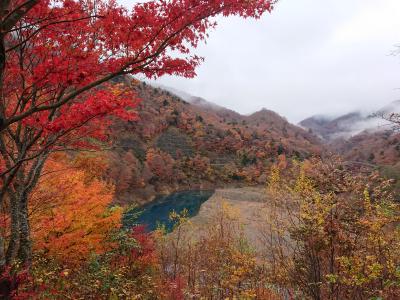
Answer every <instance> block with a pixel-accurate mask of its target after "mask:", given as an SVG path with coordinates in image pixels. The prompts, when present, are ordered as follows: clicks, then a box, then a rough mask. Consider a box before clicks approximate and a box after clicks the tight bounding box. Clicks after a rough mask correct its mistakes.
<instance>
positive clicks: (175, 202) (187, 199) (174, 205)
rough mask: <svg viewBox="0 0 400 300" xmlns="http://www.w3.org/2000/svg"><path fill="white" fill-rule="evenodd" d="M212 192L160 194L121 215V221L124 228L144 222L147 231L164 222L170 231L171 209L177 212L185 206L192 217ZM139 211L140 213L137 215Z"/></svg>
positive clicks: (171, 224)
mask: <svg viewBox="0 0 400 300" xmlns="http://www.w3.org/2000/svg"><path fill="white" fill-rule="evenodd" d="M213 194H214V191H198V190H196V191H185V192H178V193H174V194H171V195H168V196H160V197H157V198H156V199H155V200H154V201H152V202H150V203H148V204H146V205H144V206H142V207H140V208H138V209H135V210H132V211H130V212H128V213H126V214H125V215H124V216H123V219H122V223H123V225H124V227H125V228H129V227H132V226H134V225H137V224H144V225H146V227H147V229H148V230H149V231H153V230H155V229H156V228H157V226H158V224H164V225H165V226H166V229H167V230H168V231H171V230H172V227H173V225H174V224H173V223H172V222H171V221H170V220H169V214H170V213H171V212H172V211H176V212H178V213H179V212H181V211H182V210H183V209H185V208H186V209H187V210H188V214H189V217H194V216H195V215H197V214H198V212H199V210H200V206H201V205H202V204H203V203H204V202H205V201H207V200H208V199H209V198H210V197H211V196H212V195H213ZM139 212H141V213H140V214H139V215H138V216H137V214H138V213H139Z"/></svg>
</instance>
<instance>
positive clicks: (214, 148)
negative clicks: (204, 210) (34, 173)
mask: <svg viewBox="0 0 400 300" xmlns="http://www.w3.org/2000/svg"><path fill="white" fill-rule="evenodd" d="M129 84H130V85H131V86H132V88H133V89H135V90H136V92H137V94H138V96H139V97H140V98H141V99H143V101H142V103H141V104H140V106H139V108H138V109H137V111H138V114H139V120H138V121H136V122H130V123H127V122H121V121H116V122H115V124H114V125H113V128H112V131H113V138H114V143H115V149H114V150H113V151H112V152H111V154H110V160H111V168H110V177H111V178H113V180H114V181H115V182H116V189H117V190H116V195H117V200H118V201H122V202H130V201H132V200H133V199H135V200H137V201H147V200H148V199H151V198H152V197H153V196H154V195H155V194H159V193H163V192H165V193H167V192H169V191H171V189H174V190H179V189H186V188H191V189H193V188H196V187H198V188H200V187H201V188H207V187H209V188H213V187H215V186H220V185H225V184H233V185H235V184H246V185H248V184H250V185H251V184H264V183H265V180H266V178H265V171H266V170H267V169H268V168H269V167H270V166H271V164H272V163H273V162H275V161H277V160H279V161H281V163H283V164H284V163H285V159H286V157H297V158H299V159H303V158H306V157H309V156H311V155H319V154H320V152H321V144H320V142H319V140H318V139H317V138H315V136H313V135H312V134H310V133H308V132H307V131H305V130H303V129H302V128H300V127H297V126H295V125H292V124H290V123H288V122H287V121H286V120H285V119H284V118H282V117H280V116H279V115H278V114H276V113H274V112H272V111H268V110H266V109H263V110H261V111H259V112H257V113H254V114H252V115H250V116H243V115H240V114H238V113H236V112H234V111H231V110H229V109H226V108H223V107H220V106H217V105H214V104H212V103H210V102H207V101H206V100H203V99H200V98H197V99H191V102H192V103H189V102H187V101H184V100H182V99H181V98H179V97H178V96H176V95H174V94H172V93H171V92H168V91H165V90H163V89H161V88H154V87H152V86H150V85H148V84H146V83H143V82H140V81H135V80H134V81H133V82H132V83H129Z"/></svg>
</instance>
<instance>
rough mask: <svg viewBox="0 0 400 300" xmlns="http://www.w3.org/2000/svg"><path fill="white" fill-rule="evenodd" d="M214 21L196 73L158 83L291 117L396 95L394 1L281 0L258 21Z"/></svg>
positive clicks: (246, 109)
mask: <svg viewBox="0 0 400 300" xmlns="http://www.w3.org/2000/svg"><path fill="white" fill-rule="evenodd" d="M126 1H127V0H125V2H126ZM130 2H132V1H130ZM218 20H219V23H220V24H219V26H218V28H217V29H216V30H215V31H214V32H212V33H211V36H210V39H209V40H208V42H207V44H206V45H202V46H200V47H199V49H197V51H196V52H197V53H198V54H200V55H203V56H204V57H205V58H206V61H205V62H204V63H203V65H202V66H201V67H200V68H199V69H198V72H197V73H198V76H197V77H196V78H195V79H183V78H176V77H164V78H162V79H160V80H159V81H160V83H162V84H164V85H169V86H171V87H174V88H177V89H180V90H183V91H186V92H188V93H191V94H194V95H196V96H201V97H203V98H206V99H207V100H210V101H213V102H215V103H217V104H219V105H223V106H226V107H229V108H232V109H235V110H237V111H239V112H241V113H250V112H253V111H256V110H258V109H260V108H261V107H266V108H269V109H272V110H275V111H277V112H278V113H280V114H282V115H284V116H286V117H287V118H288V119H289V120H291V121H293V122H297V121H300V120H301V119H303V118H305V117H308V116H309V115H312V114H323V113H329V114H339V113H344V112H347V111H349V110H352V109H356V108H360V107H362V108H379V107H381V106H384V105H385V104H387V103H389V102H391V101H394V100H397V99H398V98H400V91H399V90H397V89H396V88H397V87H400V64H399V63H400V57H394V56H391V55H389V54H390V53H391V51H392V50H394V45H395V44H397V43H400V1H399V0H379V1H376V0H351V1H349V0H323V1H321V0H281V2H280V3H279V4H278V6H277V7H276V10H275V11H273V12H272V15H267V16H265V17H264V18H262V19H261V20H258V21H254V20H241V19H239V18H228V19H218Z"/></svg>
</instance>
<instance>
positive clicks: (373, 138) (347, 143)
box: [299, 101, 400, 165]
mask: <svg viewBox="0 0 400 300" xmlns="http://www.w3.org/2000/svg"><path fill="white" fill-rule="evenodd" d="M399 111H400V101H395V102H392V103H390V104H389V105H386V106H384V107H382V108H381V109H379V110H378V111H377V112H376V113H374V114H373V113H369V114H367V113H361V112H351V113H348V114H345V115H343V116H340V117H337V118H329V117H326V116H313V117H310V118H308V119H305V120H303V121H301V122H300V123H299V125H300V126H302V127H303V128H305V129H307V130H309V131H310V132H312V133H314V134H316V135H317V136H319V137H320V138H321V139H322V140H323V142H324V143H325V144H326V147H327V148H328V149H329V150H330V151H331V152H333V153H338V154H340V155H342V156H343V157H344V159H346V160H349V161H359V162H367V163H369V164H376V165H394V164H396V163H397V162H398V161H399V159H400V142H399V141H400V135H399V133H398V132H397V131H394V130H393V128H392V125H391V124H390V123H388V122H387V121H385V120H383V119H382V118H380V117H379V115H386V116H387V115H390V114H392V113H398V112H399Z"/></svg>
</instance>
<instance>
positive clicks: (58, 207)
mask: <svg viewBox="0 0 400 300" xmlns="http://www.w3.org/2000/svg"><path fill="white" fill-rule="evenodd" d="M90 171H93V169H92V170H90ZM46 174H47V175H46ZM89 174H90V176H88V172H87V171H86V170H82V169H79V168H74V166H73V165H70V164H68V163H67V162H66V160H64V159H60V158H58V159H56V160H54V159H53V160H52V159H51V160H49V161H48V163H47V164H46V167H45V171H44V176H43V177H42V180H41V182H40V183H39V185H38V186H37V188H36V189H35V190H34V192H33V194H32V197H31V199H30V213H31V223H32V236H33V240H34V247H35V248H36V249H37V250H43V251H45V253H47V255H49V256H51V257H54V258H56V259H58V260H60V261H61V262H64V263H65V262H67V261H68V263H72V264H79V263H80V262H81V261H84V260H85V259H87V258H88V256H89V255H90V253H97V254H100V253H103V252H105V251H106V250H107V249H108V250H109V249H110V247H111V246H112V245H111V244H110V242H108V241H107V237H108V236H109V234H110V233H111V232H112V231H113V230H114V229H115V228H118V227H119V226H120V220H121V213H122V211H121V209H119V208H115V209H109V205H110V203H111V201H112V199H113V191H114V188H113V186H111V185H109V184H107V183H105V182H103V181H101V180H99V179H96V178H94V177H93V174H91V172H89ZM88 178H91V180H89V181H88Z"/></svg>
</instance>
